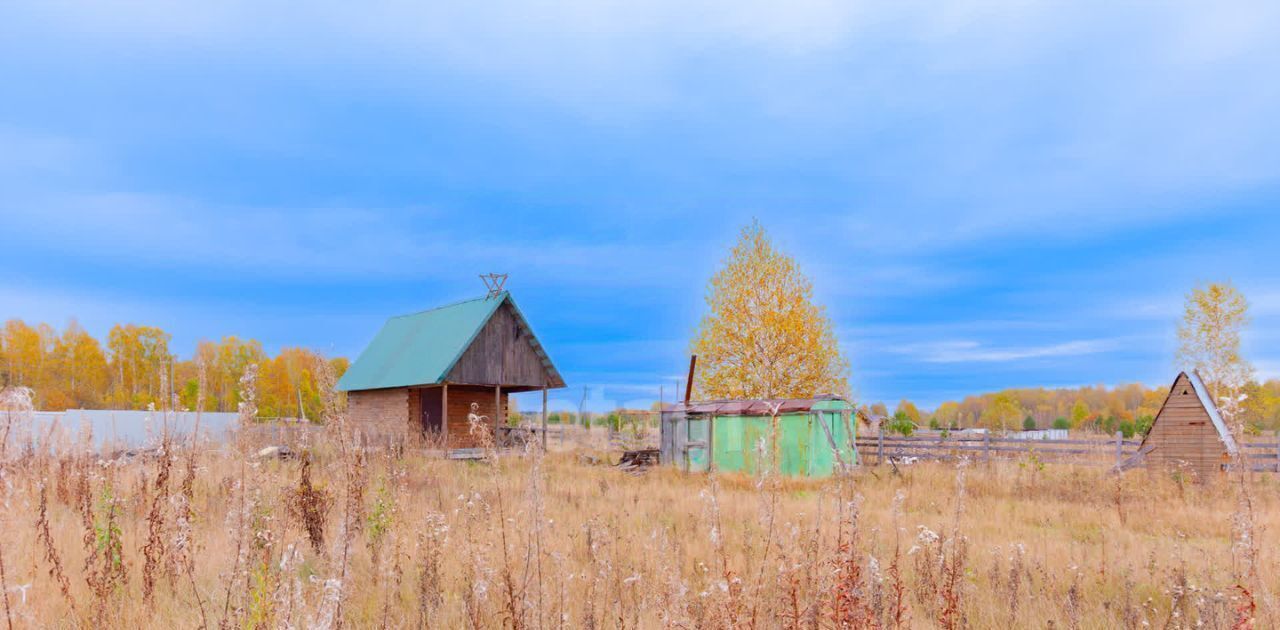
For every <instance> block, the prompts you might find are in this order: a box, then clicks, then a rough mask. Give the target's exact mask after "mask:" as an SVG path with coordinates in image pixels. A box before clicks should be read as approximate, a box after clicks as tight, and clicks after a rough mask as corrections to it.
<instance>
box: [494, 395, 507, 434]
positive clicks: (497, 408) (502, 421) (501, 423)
mask: <svg viewBox="0 0 1280 630" xmlns="http://www.w3.org/2000/svg"><path fill="white" fill-rule="evenodd" d="M492 422H493V427H492V429H491V430H492V431H493V443H494V444H495V445H497V444H498V429H500V428H502V427H505V426H507V418H506V417H505V416H504V415H503V414H502V386H501V385H494V386H493V420H492Z"/></svg>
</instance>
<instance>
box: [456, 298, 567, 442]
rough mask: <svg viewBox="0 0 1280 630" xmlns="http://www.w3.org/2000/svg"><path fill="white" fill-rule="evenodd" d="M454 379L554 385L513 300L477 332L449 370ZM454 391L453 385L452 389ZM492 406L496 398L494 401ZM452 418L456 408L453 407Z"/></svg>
mask: <svg viewBox="0 0 1280 630" xmlns="http://www.w3.org/2000/svg"><path fill="white" fill-rule="evenodd" d="M446 380H448V381H449V382H451V383H469V384H476V385H494V384H500V385H503V386H504V387H507V386H516V387H524V388H540V387H552V386H555V384H553V383H551V382H550V375H549V374H547V369H546V367H545V366H544V365H543V364H542V358H541V357H539V356H538V353H537V352H534V350H533V346H532V345H531V344H530V332H529V331H528V330H527V329H525V328H524V327H523V326H521V325H520V323H519V319H518V318H517V317H516V314H515V312H514V311H513V310H512V306H511V304H510V303H503V305H502V306H501V307H499V308H498V310H497V311H496V312H494V314H493V317H491V318H490V319H489V322H488V323H487V324H485V326H484V328H482V329H481V330H480V332H479V333H478V334H477V335H476V338H475V340H474V341H472V342H471V345H470V346H469V347H468V348H467V349H466V351H465V352H463V353H462V356H461V357H460V358H459V359H458V362H457V363H456V364H455V365H454V366H453V370H451V371H450V372H449V376H448V377H447V379H446ZM450 393H452V389H451V390H450ZM490 406H491V407H492V406H493V405H492V402H491V403H490ZM449 417H450V418H451V419H452V417H453V412H452V410H450V413H449Z"/></svg>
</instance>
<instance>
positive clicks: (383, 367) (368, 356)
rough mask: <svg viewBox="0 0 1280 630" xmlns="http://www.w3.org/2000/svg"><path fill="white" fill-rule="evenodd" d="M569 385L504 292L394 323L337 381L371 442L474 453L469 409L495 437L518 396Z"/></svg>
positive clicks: (396, 319) (350, 414) (352, 416)
mask: <svg viewBox="0 0 1280 630" xmlns="http://www.w3.org/2000/svg"><path fill="white" fill-rule="evenodd" d="M561 387H564V380H563V379H562V378H561V377H560V373H559V372H558V371H556V368H555V365H553V364H552V363H551V359H550V357H548V356H547V353H546V351H545V350H543V347H542V344H541V343H539V341H538V339H537V337H535V336H534V334H533V329H532V328H530V327H529V323H528V321H526V320H525V318H524V315H522V314H521V313H520V309H519V308H517V307H516V304H515V301H514V300H513V299H512V298H511V295H510V294H509V293H506V292H502V293H498V294H496V295H490V296H488V297H481V298H476V299H473V300H467V301H465V302H459V303H457V304H451V305H449V306H443V307H440V308H435V309H431V310H427V311H422V312H420V313H412V314H409V315H401V316H399V317H392V318H391V319H389V320H387V323H386V324H384V325H383V326H382V330H380V331H378V334H377V335H376V336H375V337H374V338H373V341H372V342H370V343H369V346H368V347H367V348H365V350H364V352H362V353H361V354H360V357H359V358H357V359H356V361H355V363H353V364H352V365H351V368H350V369H348V370H347V372H346V373H345V374H344V375H343V376H342V379H341V380H339V381H338V389H340V390H342V391H345V392H347V409H348V411H347V416H348V419H349V421H350V422H351V423H353V424H355V425H357V426H359V427H361V428H362V429H363V430H364V431H365V432H366V434H368V435H370V436H392V437H397V436H404V435H413V434H419V435H424V436H432V435H434V436H438V437H439V438H441V439H442V440H443V441H444V442H445V444H446V445H447V446H448V447H450V448H469V447H474V446H477V441H476V439H475V437H474V436H473V435H472V434H471V431H470V425H469V423H468V419H467V416H468V414H469V413H471V409H472V404H475V405H476V409H477V413H478V415H480V416H483V417H484V418H485V421H486V422H487V423H488V424H489V426H490V428H491V429H496V427H498V426H501V425H502V424H504V422H505V418H506V410H507V397H508V395H509V394H511V393H515V392H528V391H537V390H542V391H543V392H544V394H543V401H544V403H543V404H544V408H545V401H546V394H545V391H546V390H549V389H558V388H561Z"/></svg>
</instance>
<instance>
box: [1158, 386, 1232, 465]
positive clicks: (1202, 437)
mask: <svg viewBox="0 0 1280 630" xmlns="http://www.w3.org/2000/svg"><path fill="white" fill-rule="evenodd" d="M1146 444H1147V445H1150V446H1153V447H1154V449H1153V450H1152V451H1151V453H1150V454H1148V455H1147V461H1148V463H1149V464H1151V465H1155V466H1162V467H1163V466H1174V467H1176V466H1178V465H1180V463H1181V462H1186V463H1187V465H1189V466H1190V467H1191V469H1192V470H1194V471H1195V472H1196V473H1197V474H1199V475H1200V476H1201V477H1206V478H1207V477H1209V476H1211V475H1213V474H1215V473H1217V472H1218V471H1220V470H1222V464H1223V463H1224V462H1226V461H1227V447H1226V445H1225V444H1223V443H1222V438H1221V437H1220V436H1219V435H1218V430H1217V428H1216V427H1214V425H1213V420H1211V419H1210V418H1209V412H1208V411H1207V410H1205V408H1204V406H1203V405H1202V404H1201V403H1200V397H1199V396H1197V395H1196V390H1195V387H1194V386H1193V385H1192V384H1191V380H1190V379H1189V378H1187V376H1186V375H1185V374H1184V375H1182V376H1180V377H1178V380H1177V381H1175V382H1174V384H1173V389H1172V390H1171V391H1170V393H1169V398H1168V400H1166V401H1165V404H1164V406H1163V407H1162V408H1161V409H1160V413H1159V414H1158V415H1156V419H1155V422H1154V423H1153V424H1152V425H1151V432H1150V433H1149V434H1148V435H1147V438H1146Z"/></svg>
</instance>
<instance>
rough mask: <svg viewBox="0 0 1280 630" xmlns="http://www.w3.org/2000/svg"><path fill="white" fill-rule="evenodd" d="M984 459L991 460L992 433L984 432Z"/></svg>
mask: <svg viewBox="0 0 1280 630" xmlns="http://www.w3.org/2000/svg"><path fill="white" fill-rule="evenodd" d="M982 460H983V461H987V462H989V461H991V433H990V432H987V433H983V434H982Z"/></svg>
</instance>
